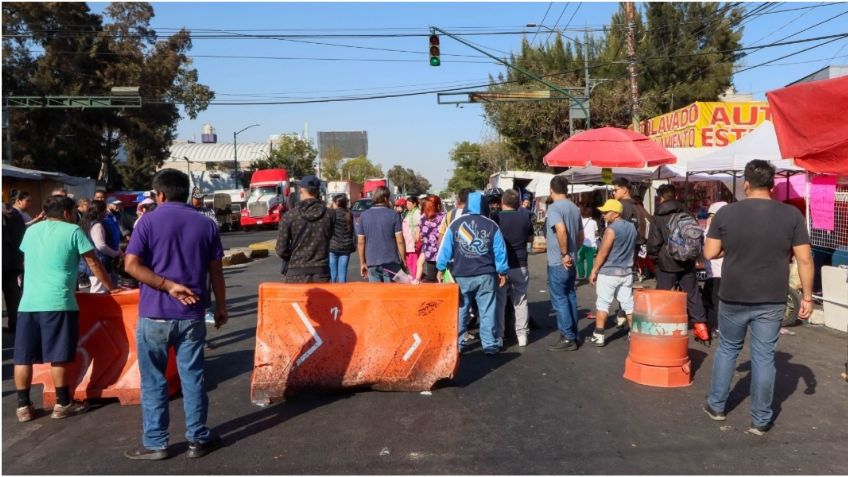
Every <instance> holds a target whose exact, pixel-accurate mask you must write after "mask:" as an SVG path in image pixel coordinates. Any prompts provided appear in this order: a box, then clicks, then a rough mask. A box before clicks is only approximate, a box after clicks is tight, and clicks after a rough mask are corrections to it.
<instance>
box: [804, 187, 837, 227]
mask: <svg viewBox="0 0 848 477" xmlns="http://www.w3.org/2000/svg"><path fill="white" fill-rule="evenodd" d="M835 200H836V176H814V177H813V180H812V182H811V183H810V216H811V218H812V219H813V228H814V229H819V230H826V231H830V232H832V231H833V214H834V211H833V205H834V202H835Z"/></svg>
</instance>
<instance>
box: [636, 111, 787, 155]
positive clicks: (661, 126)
mask: <svg viewBox="0 0 848 477" xmlns="http://www.w3.org/2000/svg"><path fill="white" fill-rule="evenodd" d="M766 120H771V111H770V110H769V106H768V103H767V102H765V101H749V102H741V103H721V102H703V101H698V102H695V103H692V104H690V105H689V106H686V107H685V108H680V109H678V110H676V111H672V112H670V113H668V114H663V115H662V116H657V117H655V118H651V119H646V120H645V121H642V122H641V124H640V126H641V132H642V134H644V135H646V136H648V137H649V138H651V139H652V140H654V141H656V142H658V143H660V144H662V145H663V147H666V148H669V147H723V146H727V145H728V144H730V143H732V142H734V141H736V140H738V139H740V138H742V137H743V136H744V135H745V134H747V133H749V132H751V131H753V130H754V129H756V128H757V126H759V125H760V124H762V122H763V121H766Z"/></svg>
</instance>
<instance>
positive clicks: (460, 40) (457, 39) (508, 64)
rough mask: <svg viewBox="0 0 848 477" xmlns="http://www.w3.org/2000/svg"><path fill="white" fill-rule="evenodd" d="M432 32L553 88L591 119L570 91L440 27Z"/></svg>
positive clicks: (586, 110) (432, 29)
mask: <svg viewBox="0 0 848 477" xmlns="http://www.w3.org/2000/svg"><path fill="white" fill-rule="evenodd" d="M430 30H431V31H433V32H439V33H441V34H442V35H445V36H447V37H449V38H452V39H454V40H456V41H458V42H460V43H462V44H463V45H465V46H467V47H469V48H471V49H472V50H475V51H478V52H480V53H483V54H484V55H486V56H488V57H489V58H491V59H493V60H495V61H497V62H498V63H500V64H502V65H504V66H506V67H507V68H511V69H514V70H515V71H518V72H519V73H521V74H523V75H525V76H527V77H529V78H530V79H532V80H535V81H538V82H539V83H542V84H543V85H545V86H547V87H548V88H551V89H552V90H554V91H556V92H558V93H561V94H564V95H565V96H566V97H567V98H569V99H571V100H573V101H575V102H576V103H577V105H578V106H580V109H582V110H583V114H585V115H586V117H589V110H588V109H586V106H584V104H583V103H582V102H581V101H580V100H578V99H577V98H575V97H574V96H573V95H571V93H569V92H568V91H566V90H564V89H562V88H560V87H558V86H556V85H553V84H551V83H548V82H547V81H545V80H543V79H542V78H540V77H538V76H536V75H534V74H533V73H531V72H529V71H527V70H525V69H524V68H521V67H519V66H515V65H512V64H510V63H508V62H506V61H504V60H502V59H500V58H498V57H497V56H495V55H492V54H490V53H489V52H487V51H485V50H482V49H480V48H478V47H476V46H474V45H472V44H471V43H469V42H467V41H465V40H463V39H462V38H459V37H457V36H456V35H453V34H451V33H448V32H446V31H445V30H442V29H441V28H439V27H434V26H431V27H430ZM587 99H588V98H587ZM569 133H570V131H569Z"/></svg>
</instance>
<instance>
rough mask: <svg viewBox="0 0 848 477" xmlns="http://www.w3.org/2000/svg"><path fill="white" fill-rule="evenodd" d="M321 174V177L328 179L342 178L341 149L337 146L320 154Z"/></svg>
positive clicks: (342, 159)
mask: <svg viewBox="0 0 848 477" xmlns="http://www.w3.org/2000/svg"><path fill="white" fill-rule="evenodd" d="M319 160H320V161H321V175H322V179H325V180H328V181H339V180H342V162H343V161H344V158H343V157H342V151H341V150H340V149H337V148H331V149H329V150H327V151H326V152H323V153H322V154H321V158H320V159H319Z"/></svg>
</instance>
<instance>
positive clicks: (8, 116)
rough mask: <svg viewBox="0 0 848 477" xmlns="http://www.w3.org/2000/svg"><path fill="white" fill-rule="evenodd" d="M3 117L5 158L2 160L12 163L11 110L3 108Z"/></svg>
mask: <svg viewBox="0 0 848 477" xmlns="http://www.w3.org/2000/svg"><path fill="white" fill-rule="evenodd" d="M3 111H4V112H5V114H4V115H3V119H4V120H5V123H6V159H5V160H4V161H3V162H8V163H9V164H11V163H12V110H11V109H9V108H3Z"/></svg>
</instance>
